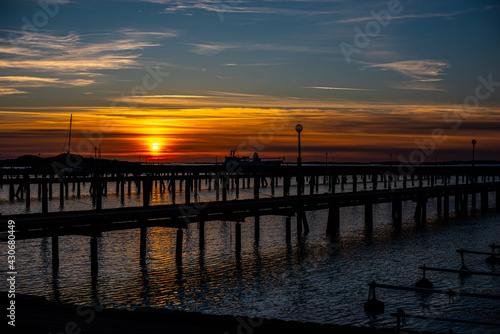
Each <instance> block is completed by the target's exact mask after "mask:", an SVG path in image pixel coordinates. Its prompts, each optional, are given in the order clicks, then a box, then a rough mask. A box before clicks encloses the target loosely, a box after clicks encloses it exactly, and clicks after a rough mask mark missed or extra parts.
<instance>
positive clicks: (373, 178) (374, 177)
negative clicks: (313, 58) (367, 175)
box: [372, 174, 377, 190]
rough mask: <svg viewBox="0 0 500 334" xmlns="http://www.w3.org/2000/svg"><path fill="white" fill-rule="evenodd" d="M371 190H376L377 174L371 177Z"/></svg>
mask: <svg viewBox="0 0 500 334" xmlns="http://www.w3.org/2000/svg"><path fill="white" fill-rule="evenodd" d="M372 190H377V174H373V175H372Z"/></svg>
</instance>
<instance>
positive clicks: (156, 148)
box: [151, 143, 160, 151]
mask: <svg viewBox="0 0 500 334" xmlns="http://www.w3.org/2000/svg"><path fill="white" fill-rule="evenodd" d="M151 146H152V147H153V150H154V151H158V149H159V148H160V144H158V143H153V144H151Z"/></svg>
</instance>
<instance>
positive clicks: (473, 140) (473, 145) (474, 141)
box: [472, 139, 477, 167]
mask: <svg viewBox="0 0 500 334" xmlns="http://www.w3.org/2000/svg"><path fill="white" fill-rule="evenodd" d="M476 143H477V141H476V140H475V139H472V167H474V148H475V146H476Z"/></svg>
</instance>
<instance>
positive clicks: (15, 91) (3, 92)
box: [0, 87, 26, 96]
mask: <svg viewBox="0 0 500 334" xmlns="http://www.w3.org/2000/svg"><path fill="white" fill-rule="evenodd" d="M25 93H26V92H25V91H22V90H19V89H15V88H9V87H0V96H2V95H11V94H25Z"/></svg>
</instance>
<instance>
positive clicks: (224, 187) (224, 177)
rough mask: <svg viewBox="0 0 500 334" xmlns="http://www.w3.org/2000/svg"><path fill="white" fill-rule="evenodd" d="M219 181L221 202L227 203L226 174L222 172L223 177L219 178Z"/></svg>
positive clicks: (227, 185)
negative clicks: (220, 184) (220, 182)
mask: <svg viewBox="0 0 500 334" xmlns="http://www.w3.org/2000/svg"><path fill="white" fill-rule="evenodd" d="M221 181H222V201H223V202H226V201H227V192H228V190H229V181H228V178H227V173H226V172H224V174H223V176H221Z"/></svg>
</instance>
